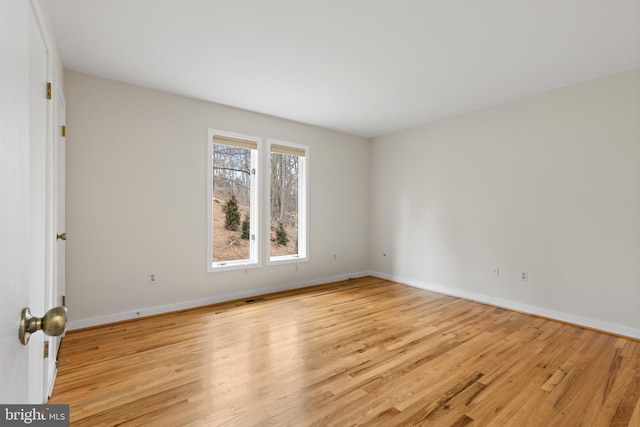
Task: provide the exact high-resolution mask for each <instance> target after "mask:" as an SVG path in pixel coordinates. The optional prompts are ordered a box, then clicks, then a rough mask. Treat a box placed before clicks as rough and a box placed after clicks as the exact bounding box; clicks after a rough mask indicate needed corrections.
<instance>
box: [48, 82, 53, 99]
mask: <svg viewBox="0 0 640 427" xmlns="http://www.w3.org/2000/svg"><path fill="white" fill-rule="evenodd" d="M52 86H53V85H52V84H51V82H47V99H51V97H52V96H51V93H52V92H53V87H52Z"/></svg>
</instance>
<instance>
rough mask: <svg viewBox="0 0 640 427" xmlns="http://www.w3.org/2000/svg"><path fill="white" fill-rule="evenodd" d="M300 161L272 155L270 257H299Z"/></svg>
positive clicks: (289, 156) (295, 156) (286, 155)
mask: <svg viewBox="0 0 640 427" xmlns="http://www.w3.org/2000/svg"><path fill="white" fill-rule="evenodd" d="M301 160H302V159H301V158H300V157H299V156H297V155H293V154H281V153H278V152H274V151H272V152H271V209H270V210H271V212H270V216H271V224H270V226H271V233H270V240H271V245H270V248H271V250H270V252H271V253H270V255H271V256H272V257H274V256H284V255H297V254H299V250H298V243H299V225H300V223H299V214H300V212H299V203H298V196H299V189H300V188H299V187H300V179H299V178H300V176H299V173H300V163H301Z"/></svg>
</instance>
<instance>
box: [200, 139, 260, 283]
mask: <svg viewBox="0 0 640 427" xmlns="http://www.w3.org/2000/svg"><path fill="white" fill-rule="evenodd" d="M216 135H218V136H221V137H228V138H236V139H244V140H248V141H254V142H255V143H256V144H257V146H258V150H256V151H257V152H256V153H255V159H254V158H253V157H252V165H255V169H256V173H255V174H252V176H251V181H252V182H251V209H250V212H249V215H250V216H251V229H250V233H251V236H253V238H254V239H255V241H254V243H253V244H252V245H250V248H251V250H250V254H249V259H243V260H234V261H221V262H216V263H214V262H213V261H212V260H213V241H212V236H213V206H212V200H213V182H212V179H211V178H212V177H211V171H212V170H213V138H214V136H216ZM262 144H263V143H262V138H260V137H256V136H252V135H245V134H241V133H236V132H229V131H225V130H219V129H209V130H208V133H207V171H208V172H207V272H209V273H213V272H217V271H227V270H244V269H249V268H256V267H260V266H261V260H260V251H259V250H258V248H259V247H260V238H261V236H260V233H259V230H261V223H262V221H261V213H260V209H259V207H260V206H261V203H260V202H261V201H260V200H259V197H260V192H259V191H258V186H259V185H260V183H261V182H260V166H261V162H260V161H261V159H260V153H261V148H262ZM254 160H255V162H254Z"/></svg>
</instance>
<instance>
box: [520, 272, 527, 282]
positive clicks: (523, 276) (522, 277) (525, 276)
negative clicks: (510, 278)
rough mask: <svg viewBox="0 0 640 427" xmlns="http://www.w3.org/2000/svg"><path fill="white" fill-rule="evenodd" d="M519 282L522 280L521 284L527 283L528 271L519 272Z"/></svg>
mask: <svg viewBox="0 0 640 427" xmlns="http://www.w3.org/2000/svg"><path fill="white" fill-rule="evenodd" d="M520 280H522V281H523V282H527V281H529V272H528V271H521V272H520Z"/></svg>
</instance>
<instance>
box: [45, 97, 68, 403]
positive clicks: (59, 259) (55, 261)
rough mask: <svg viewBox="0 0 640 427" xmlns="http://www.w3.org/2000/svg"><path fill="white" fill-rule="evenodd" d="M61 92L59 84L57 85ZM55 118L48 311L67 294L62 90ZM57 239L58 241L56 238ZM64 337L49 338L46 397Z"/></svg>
mask: <svg viewBox="0 0 640 427" xmlns="http://www.w3.org/2000/svg"><path fill="white" fill-rule="evenodd" d="M54 87H55V88H59V87H60V85H59V84H54ZM53 102H54V110H53V115H54V117H55V120H54V126H53V145H52V148H53V150H52V156H51V157H52V158H51V175H50V181H51V184H52V185H51V187H50V191H51V195H52V197H51V202H52V203H51V207H50V209H51V215H52V221H51V224H52V230H50V232H49V233H50V236H49V235H48V237H50V238H51V240H52V245H51V249H52V257H51V264H52V275H51V279H52V284H51V286H47V290H48V292H47V293H48V295H47V299H46V307H45V310H49V309H50V308H52V307H57V306H63V305H64V303H63V297H64V294H65V245H66V243H65V241H66V234H65V153H66V147H65V142H66V141H65V130H64V129H65V128H64V126H65V104H64V95H63V94H62V91H60V90H59V89H54V93H53ZM54 236H57V237H54ZM61 339H62V337H48V340H49V357H48V358H46V359H45V385H46V387H47V397H50V396H51V392H52V390H53V385H54V382H55V379H56V374H57V355H58V350H59V349H60V340H61Z"/></svg>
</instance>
